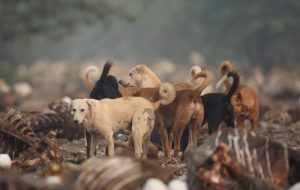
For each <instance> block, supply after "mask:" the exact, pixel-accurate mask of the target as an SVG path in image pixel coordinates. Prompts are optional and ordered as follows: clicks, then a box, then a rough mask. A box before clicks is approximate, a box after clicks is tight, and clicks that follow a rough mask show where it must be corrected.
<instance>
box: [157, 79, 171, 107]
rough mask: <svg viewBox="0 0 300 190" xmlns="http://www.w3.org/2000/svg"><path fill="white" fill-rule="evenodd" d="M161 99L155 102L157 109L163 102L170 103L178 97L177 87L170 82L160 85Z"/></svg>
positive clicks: (164, 103)
mask: <svg viewBox="0 0 300 190" xmlns="http://www.w3.org/2000/svg"><path fill="white" fill-rule="evenodd" d="M159 96H160V100H158V101H157V102H155V103H154V107H155V109H157V108H158V107H159V106H160V105H161V104H162V105H168V104H170V103H172V102H173V101H174V99H175V98H176V90H175V87H174V86H173V85H172V84H170V83H162V84H161V85H160V87H159Z"/></svg>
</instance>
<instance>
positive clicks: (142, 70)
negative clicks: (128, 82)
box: [136, 65, 146, 73]
mask: <svg viewBox="0 0 300 190" xmlns="http://www.w3.org/2000/svg"><path fill="white" fill-rule="evenodd" d="M136 70H137V72H138V73H144V72H145V70H146V66H145V65H138V66H137V67H136Z"/></svg>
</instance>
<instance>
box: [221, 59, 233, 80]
mask: <svg viewBox="0 0 300 190" xmlns="http://www.w3.org/2000/svg"><path fill="white" fill-rule="evenodd" d="M219 70H220V75H221V76H224V75H225V74H226V73H228V72H231V71H233V64H232V63H231V62H230V61H224V62H223V63H222V64H221V65H220V69H219Z"/></svg>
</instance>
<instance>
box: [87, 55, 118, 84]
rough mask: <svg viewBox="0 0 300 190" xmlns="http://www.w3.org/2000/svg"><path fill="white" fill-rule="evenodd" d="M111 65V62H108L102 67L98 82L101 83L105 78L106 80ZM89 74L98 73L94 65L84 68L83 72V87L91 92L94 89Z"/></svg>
mask: <svg viewBox="0 0 300 190" xmlns="http://www.w3.org/2000/svg"><path fill="white" fill-rule="evenodd" d="M112 64H113V62H112V61H110V60H108V61H106V63H105V64H104V66H103V69H102V73H101V76H100V78H99V81H100V82H103V81H104V80H105V79H106V78H107V75H108V73H109V71H110V69H111V67H112ZM91 72H97V73H99V70H98V68H97V67H96V66H94V65H91V66H89V67H88V68H86V70H85V72H84V76H85V85H86V87H87V88H88V89H89V90H92V89H93V88H94V84H93V82H92V80H91V79H90V73H91Z"/></svg>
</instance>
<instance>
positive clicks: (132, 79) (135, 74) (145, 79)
mask: <svg viewBox="0 0 300 190" xmlns="http://www.w3.org/2000/svg"><path fill="white" fill-rule="evenodd" d="M119 83H120V84H121V85H122V86H124V87H135V88H155V87H159V86H160V84H161V81H160V79H159V78H158V77H157V76H156V74H155V73H154V72H153V71H151V70H150V69H149V68H148V67H147V66H146V65H137V66H135V67H134V68H132V69H130V71H129V72H128V73H127V74H126V75H125V76H124V77H123V78H122V79H121V80H119Z"/></svg>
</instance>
